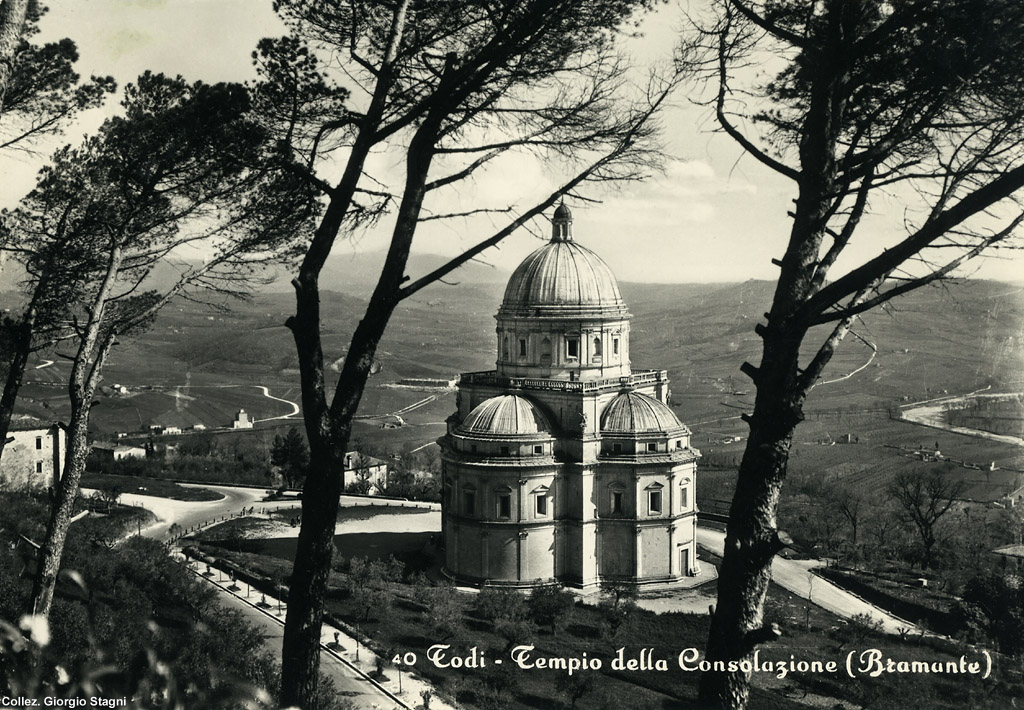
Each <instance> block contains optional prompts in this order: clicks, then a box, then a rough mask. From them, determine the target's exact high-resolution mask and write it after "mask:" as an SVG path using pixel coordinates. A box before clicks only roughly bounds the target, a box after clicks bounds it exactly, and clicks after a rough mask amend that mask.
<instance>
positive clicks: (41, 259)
mask: <svg viewBox="0 0 1024 710" xmlns="http://www.w3.org/2000/svg"><path fill="white" fill-rule="evenodd" d="M42 12H43V9H40V8H38V7H35V6H33V3H30V2H28V0H4V1H3V3H0V151H10V150H16V149H17V150H22V151H30V150H31V149H32V147H33V145H34V144H35V143H36V142H37V141H38V140H39V139H41V138H43V137H45V136H48V135H52V134H54V133H56V132H58V131H59V130H60V129H61V128H62V127H63V126H65V125H67V123H68V122H69V121H70V120H71V119H72V118H73V117H74V116H75V115H76V114H77V113H78V112H80V111H83V110H85V109H88V108H93V107H95V106H98V105H99V104H100V103H101V102H102V101H103V98H104V96H105V95H106V94H108V93H110V92H113V91H114V89H115V84H114V80H113V79H112V78H110V77H104V78H97V77H93V78H92V79H91V80H90V81H88V82H84V83H83V82H80V80H79V76H78V74H77V73H75V71H74V63H75V62H76V61H77V60H78V50H77V48H76V47H75V43H74V42H72V41H71V40H70V39H62V40H60V41H58V42H51V43H48V44H45V45H41V46H40V45H36V44H33V43H32V42H31V41H30V38H31V36H32V35H34V34H35V33H36V32H38V28H37V23H38V21H39V17H40V16H41V14H42ZM4 234H5V233H4V232H3V231H2V230H0V248H2V247H3V246H4V240H5V236H4ZM61 258H62V255H61V253H60V251H59V250H55V251H49V252H45V253H40V254H38V255H35V257H34V259H33V266H34V268H36V269H40V268H46V267H45V263H46V262H47V261H52V260H56V259H61ZM4 262H5V255H4V254H3V253H0V269H2V268H3V266H4ZM28 278H29V280H30V281H32V282H33V284H34V287H33V288H32V290H31V293H30V295H29V296H28V298H27V303H26V305H25V307H24V309H23V310H22V312H21V314H20V315H18V316H15V317H6V316H4V317H3V318H0V342H2V344H3V347H2V348H0V358H2V361H0V373H3V375H4V378H5V379H4V389H3V395H0V457H2V456H3V451H4V445H5V444H6V441H7V432H8V430H9V428H10V423H11V416H12V415H13V413H14V404H15V402H16V400H17V397H18V390H19V389H20V388H21V381H22V377H23V376H24V373H25V366H26V364H27V362H28V358H29V355H30V354H31V353H32V351H33V349H38V348H42V347H45V346H46V345H47V344H48V343H51V341H52V339H53V338H54V337H55V336H57V335H58V333H59V331H60V323H61V320H62V318H63V315H64V314H63V312H62V310H61V309H60V308H54V306H55V305H57V304H61V303H64V302H66V299H67V297H68V293H67V291H66V290H64V289H62V288H61V284H59V283H55V282H54V281H52V280H50V279H45V278H39V274H38V273H35V274H32V273H30V274H29V276H28Z"/></svg>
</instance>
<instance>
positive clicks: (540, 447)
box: [533, 444, 544, 454]
mask: <svg viewBox="0 0 1024 710" xmlns="http://www.w3.org/2000/svg"><path fill="white" fill-rule="evenodd" d="M533 453H535V454H543V453H544V445H543V444H537V445H536V446H534V447H533Z"/></svg>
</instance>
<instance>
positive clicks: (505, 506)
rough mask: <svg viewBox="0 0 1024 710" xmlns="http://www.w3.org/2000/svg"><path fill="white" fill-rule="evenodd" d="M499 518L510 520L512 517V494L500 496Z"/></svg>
mask: <svg viewBox="0 0 1024 710" xmlns="http://www.w3.org/2000/svg"><path fill="white" fill-rule="evenodd" d="M498 517H499V518H504V519H505V520H508V519H509V518H511V517H512V494H511V493H499V494H498Z"/></svg>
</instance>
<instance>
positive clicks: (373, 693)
mask: <svg viewBox="0 0 1024 710" xmlns="http://www.w3.org/2000/svg"><path fill="white" fill-rule="evenodd" d="M189 567H190V568H191V569H192V571H193V572H194V573H196V575H197V578H198V579H203V580H206V581H207V582H209V583H210V584H211V585H213V586H214V587H215V588H216V589H217V591H218V592H219V593H220V601H221V604H222V605H223V606H225V607H227V608H229V609H237V610H238V611H240V612H241V613H242V615H243V617H245V619H246V620H247V621H248V622H249V623H251V624H253V625H254V626H256V627H257V628H259V629H260V630H261V631H263V633H264V634H266V641H265V642H264V643H265V646H266V647H267V649H268V650H271V651H272V652H273V653H274V654H276V655H277V656H278V657H279V656H280V653H281V646H282V642H283V639H284V619H285V615H286V614H287V611H288V605H287V604H286V603H285V602H284V601H282V600H278V599H276V598H275V597H273V596H269V595H263V594H261V593H259V592H256V591H253V590H251V589H250V588H249V586H248V585H247V584H245V583H244V582H241V583H239V584H238V585H237V586H238V587H239V589H238V590H237V591H231V590H230V589H229V588H228V585H230V584H231V581H230V580H229V579H227V578H225V577H224V575H223V573H221V572H220V571H219V570H217V571H215V572H214V575H213V576H212V577H205V576H203V575H202V574H200V571H201V570H202V569H205V565H202V566H201V565H200V564H199V563H197V562H194V561H192V562H190V563H189ZM264 599H265V604H266V606H265V607H264V606H261V602H263V600H264ZM320 643H321V649H320V671H321V672H322V673H324V674H325V675H327V676H328V677H330V678H331V680H333V681H334V687H335V690H337V692H338V694H340V695H343V696H345V697H347V698H351V700H352V701H353V702H354V703H355V705H356V707H357V708H359V709H360V710H363V709H365V710H377V709H379V710H392V709H394V710H411V708H415V707H417V706H419V705H421V704H422V697H421V693H422V692H423V691H424V690H428V689H429V690H430V691H431V692H432V693H433V688H432V687H431V686H430V684H429V683H427V682H426V681H423V680H421V679H419V678H418V677H416V676H415V675H413V674H410V673H407V672H402V673H401V674H399V672H398V670H397V669H396V668H395V667H394V666H392V667H390V668H387V669H386V670H385V675H386V676H387V680H385V681H384V682H383V683H380V682H377V681H375V680H372V679H371V678H370V674H371V673H373V672H374V671H375V670H376V668H377V657H376V656H375V655H374V654H373V652H372V651H370V650H369V649H367V648H366V647H365V646H363V645H361V644H358V643H357V642H356V640H355V639H354V638H352V637H351V636H349V635H348V634H346V633H345V632H344V631H341V630H339V629H337V628H335V627H334V626H331V625H330V624H326V623H325V624H324V626H323V629H322V631H321V634H320ZM399 676H401V677H399ZM430 707H431V708H432V709H433V708H437V709H438V710H453V709H452V706H450V705H448V704H447V703H445V702H443V701H442V700H441V699H440V698H438V697H436V696H434V695H432V696H431V699H430Z"/></svg>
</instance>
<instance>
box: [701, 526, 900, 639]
mask: <svg viewBox="0 0 1024 710" xmlns="http://www.w3.org/2000/svg"><path fill="white" fill-rule="evenodd" d="M697 542H698V543H699V544H700V545H702V546H704V547H706V548H707V549H709V550H711V551H712V552H714V553H715V554H716V555H722V554H723V553H724V552H725V533H724V532H721V531H719V530H711V529H709V528H702V527H698V528H697ZM822 564H823V563H822V562H821V561H819V560H787V559H784V558H782V557H776V558H775V560H774V562H773V563H772V580H774V581H775V582H776V583H777V584H778V585H779V586H780V587H782V588H784V589H787V590H789V591H791V592H793V593H794V594H796V595H797V596H800V597H803V598H804V599H810V600H811V601H812V602H814V603H815V604H817V605H818V606H820V607H822V608H823V609H826V610H828V611H830V612H832V613H833V614H836V615H838V616H841V617H843V618H846V619H849V618H850V617H852V616H855V615H857V614H868V615H869V616H871V617H872V618H875V619H880V620H881V621H882V628H883V630H884V631H886V632H887V633H890V634H895V633H898V631H899V629H909V630H911V631H917V630H918V629H917V626H915V625H914V624H912V623H910V622H909V621H905V620H903V619H901V618H899V617H897V616H893V615H892V614H889V613H887V612H885V611H882V610H881V609H879V608H878V607H876V606H874V605H873V604H869V603H868V602H866V601H864V600H863V599H861V598H860V597H858V596H856V595H855V594H851V593H850V592H848V591H846V590H845V589H843V588H842V587H838V586H836V585H835V584H833V583H832V582H829V581H828V580H827V579H822V578H821V577H819V576H817V575H815V574H814V573H813V572H811V570H812V569H814V568H815V567H820V566H821V565H822Z"/></svg>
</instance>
